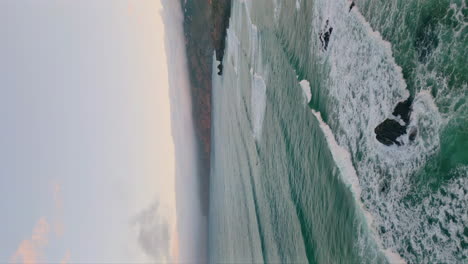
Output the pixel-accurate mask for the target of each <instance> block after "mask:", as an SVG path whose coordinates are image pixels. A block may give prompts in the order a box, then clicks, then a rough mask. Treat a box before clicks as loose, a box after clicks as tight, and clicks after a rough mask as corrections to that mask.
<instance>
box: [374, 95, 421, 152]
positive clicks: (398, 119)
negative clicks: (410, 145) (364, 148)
mask: <svg viewBox="0 0 468 264" xmlns="http://www.w3.org/2000/svg"><path fill="white" fill-rule="evenodd" d="M411 103H412V100H411V98H408V99H407V100H405V101H403V102H399V103H398V104H397V105H396V107H395V109H394V110H393V113H392V115H393V117H392V118H387V119H385V120H384V121H383V122H382V123H380V124H379V125H378V126H377V127H376V128H375V129H374V132H375V135H376V138H377V140H378V141H379V142H380V143H382V144H384V145H386V146H391V145H393V144H396V145H397V146H401V145H402V142H401V141H399V140H398V138H399V137H400V136H402V135H405V134H406V133H407V130H408V125H409V121H410V117H411ZM416 135H417V130H416V129H415V128H413V129H411V131H410V134H409V139H410V140H411V141H413V140H414V139H415V138H416Z"/></svg>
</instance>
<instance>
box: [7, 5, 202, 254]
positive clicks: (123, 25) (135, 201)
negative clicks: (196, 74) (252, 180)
mask: <svg viewBox="0 0 468 264" xmlns="http://www.w3.org/2000/svg"><path fill="white" fill-rule="evenodd" d="M162 1H163V4H164V5H165V6H166V8H172V9H173V10H174V9H175V8H178V7H177V6H174V4H172V3H171V1H166V0H162ZM173 2H178V1H173ZM168 6H169V7H168ZM173 12H174V11H173ZM172 16H173V13H171V14H167V13H166V15H165V20H163V18H164V12H163V11H162V3H161V2H160V0H97V1H96V0H80V1H76V0H41V1H37V0H4V1H0V35H1V36H2V38H1V40H2V41H0V128H1V129H0V193H2V198H3V199H0V213H1V214H2V216H3V217H2V225H0V236H1V239H0V262H2V263H5V262H13V263H41V262H42V263H44V262H54V263H75V262H114V263H117V262H154V261H162V262H164V261H167V262H169V261H177V260H180V259H179V254H181V255H184V254H185V255H184V256H185V257H184V258H185V259H187V258H190V257H193V254H195V253H193V252H195V251H196V248H193V245H194V244H196V232H195V231H194V229H196V228H197V227H196V225H193V224H190V223H189V222H192V221H191V220H190V218H191V217H192V216H193V215H192V211H193V214H197V213H196V211H197V209H196V208H192V207H191V204H190V203H189V202H187V203H185V204H184V203H183V201H189V200H190V199H191V196H190V195H191V194H190V193H191V192H192V191H193V190H192V187H190V186H192V185H184V184H183V181H185V180H187V182H188V183H191V182H190V181H193V177H192V178H191V174H190V172H191V171H192V170H193V168H194V166H196V165H194V164H193V161H192V160H191V159H192V158H193V157H190V155H191V154H190V153H194V152H193V147H192V145H193V135H192V134H190V133H191V132H186V133H185V134H184V133H182V132H181V131H174V130H177V129H183V128H185V129H186V130H187V131H188V130H193V128H192V127H191V126H190V125H189V124H191V123H190V122H191V120H190V115H189V112H190V107H189V106H190V102H189V101H190V100H189V97H188V94H187V91H188V89H187V87H188V81H187V80H186V77H183V76H186V72H185V71H184V69H181V68H180V67H181V66H180V65H183V60H184V59H185V58H184V55H183V44H182V43H183V42H182V41H181V40H183V39H182V38H181V36H182V32H181V20H180V19H181V17H180V14H178V15H177V16H176V18H173V17H172ZM171 19H172V20H171ZM174 19H175V20H174ZM164 21H166V23H165V24H164ZM169 22H171V23H169ZM167 30H169V31H170V32H169V33H170V34H166V33H168V32H166V31H167ZM171 30H174V31H173V32H172V31H171ZM167 36H172V39H174V38H175V39H178V41H180V43H179V44H180V45H176V47H175V48H174V49H173V50H172V51H171V52H170V53H171V54H179V57H178V59H177V60H176V62H172V61H173V60H172V59H170V60H167V58H168V57H167V56H166V52H167V51H168V50H171V46H172V45H171V43H170V42H169V41H168V39H167ZM168 62H170V63H172V66H170V67H169V68H171V69H179V70H178V71H183V72H175V73H172V75H171V74H169V73H170V72H169V71H168ZM176 63H179V64H176ZM169 65H170V64H169ZM180 74H183V76H182V77H180ZM170 83H172V85H170ZM182 88H184V89H185V90H181V89H182ZM171 89H173V90H172V91H171ZM177 89H178V90H177ZM181 94H183V96H182V97H180V98H179V97H178V96H180V95H181ZM170 98H172V103H171V99H170ZM174 102H179V103H180V102H183V103H186V105H185V107H183V108H182V109H178V108H176V107H175V106H174ZM174 120H178V122H179V123H177V122H173V121H174ZM187 133H188V134H187ZM174 138H176V141H177V139H180V140H182V141H183V140H185V141H187V142H180V141H177V142H176V143H174ZM183 143H186V144H188V148H187V149H188V150H187V149H186V150H182V149H181V147H180V146H182V144H183ZM176 146H179V150H177V151H176ZM177 153H178V154H177ZM182 153H189V154H184V155H185V156H186V157H185V159H182V160H183V161H182V162H181V163H179V160H181V158H178V160H177V162H176V156H179V157H180V156H181V155H182ZM187 155H188V156H187ZM182 156H183V155H182ZM184 162H185V163H184ZM180 164H182V165H183V164H190V166H188V165H187V166H186V167H183V168H182V167H180V166H179V165H180ZM192 172H193V171H192ZM184 173H185V174H184ZM176 174H177V175H178V176H180V175H186V176H185V177H186V178H180V177H179V178H178V181H179V184H178V186H179V187H176ZM180 186H183V188H185V189H184V193H185V194H184V195H182V196H181V194H180V192H179V194H178V195H177V192H176V189H177V188H182V187H180ZM189 189H190V190H189ZM193 189H196V188H195V187H193ZM187 193H189V194H187ZM193 196H194V197H195V195H193ZM176 197H178V198H177V199H176ZM181 197H182V198H181ZM181 201H182V202H181ZM177 208H189V209H190V210H186V211H185V212H184V213H182V215H183V216H184V217H185V218H186V220H184V221H185V222H184V223H183V224H178V223H179V222H180V219H179V220H178V215H179V216H180V214H181V212H180V210H178V209H177ZM178 211H179V212H178ZM180 226H184V227H180ZM193 232H195V233H193ZM180 233H182V234H180ZM180 237H183V238H184V243H183V245H181V247H180V248H179V238H180ZM190 247H192V249H191V252H192V253H183V252H181V251H182V250H184V251H186V252H188V251H190V250H189V249H188V248H190ZM190 254H192V255H190Z"/></svg>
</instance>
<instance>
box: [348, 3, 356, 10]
mask: <svg viewBox="0 0 468 264" xmlns="http://www.w3.org/2000/svg"><path fill="white" fill-rule="evenodd" d="M355 5H356V4H355V3H354V1H352V2H351V5H350V6H349V12H351V9H353V7H354V6H355Z"/></svg>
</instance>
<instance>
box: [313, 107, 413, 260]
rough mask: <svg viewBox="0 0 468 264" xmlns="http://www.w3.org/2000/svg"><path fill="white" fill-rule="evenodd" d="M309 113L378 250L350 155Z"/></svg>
mask: <svg viewBox="0 0 468 264" xmlns="http://www.w3.org/2000/svg"><path fill="white" fill-rule="evenodd" d="M311 111H312V113H313V114H314V115H315V117H316V118H317V121H318V122H319V125H320V129H321V130H322V132H323V134H324V135H325V139H326V140H327V144H328V147H329V149H330V152H331V154H332V157H333V160H334V162H335V164H336V166H337V167H338V169H339V170H340V175H341V177H342V180H343V182H344V183H345V184H346V185H348V186H349V188H350V190H351V192H352V194H353V197H354V200H355V203H356V204H357V205H358V207H359V209H360V210H361V212H363V215H364V217H365V219H366V223H367V225H368V227H369V228H370V229H371V233H372V235H373V237H374V240H375V242H376V243H377V245H378V246H379V247H380V248H383V245H382V241H381V239H380V237H379V236H378V233H377V231H376V230H375V226H374V224H373V223H374V217H373V216H372V214H370V213H369V212H368V211H367V210H366V209H365V206H364V204H363V203H362V202H361V186H360V184H359V178H358V175H357V173H356V170H355V169H354V166H353V163H352V160H351V154H350V153H349V151H348V150H347V149H346V148H344V147H342V146H340V145H339V144H338V142H337V141H336V139H335V135H334V134H333V132H332V130H331V129H330V127H329V126H328V125H327V124H326V123H325V122H324V121H323V119H322V116H321V114H320V112H317V111H314V110H311ZM382 251H383V252H384V253H385V255H386V257H387V259H388V260H389V261H390V262H391V263H406V262H405V260H404V259H402V258H401V256H400V255H398V254H397V253H395V252H393V251H392V250H391V249H388V248H387V249H383V250H382Z"/></svg>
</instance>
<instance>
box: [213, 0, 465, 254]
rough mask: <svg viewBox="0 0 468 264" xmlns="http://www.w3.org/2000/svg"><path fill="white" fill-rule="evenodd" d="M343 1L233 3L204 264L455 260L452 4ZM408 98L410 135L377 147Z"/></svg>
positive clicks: (458, 92)
mask: <svg viewBox="0 0 468 264" xmlns="http://www.w3.org/2000/svg"><path fill="white" fill-rule="evenodd" d="M355 2H356V6H355V7H353V9H351V10H350V4H351V2H350V1H347V0H334V1H328V0H315V1H311V0H296V1H280V0H251V1H248V0H234V1H233V7H232V16H231V19H230V25H229V29H228V34H227V41H226V43H227V46H226V55H225V57H224V60H223V62H222V63H223V65H224V70H223V75H222V76H218V75H216V74H215V75H213V104H212V105H213V131H212V135H213V138H212V140H213V148H212V171H211V182H212V184H211V198H210V199H211V208H210V246H209V251H210V262H212V263H219V262H229V263H233V262H235V263H238V262H255V263H259V262H268V263H388V262H390V263H404V262H407V263H427V262H431V263H432V262H440V263H459V262H464V261H465V262H466V261H467V257H468V227H467V226H468V106H467V99H468V87H467V78H468V66H467V65H468V62H467V56H465V51H466V49H467V47H468V34H467V33H468V28H467V27H466V25H467V23H468V18H467V13H468V9H467V6H466V2H464V1H457V0H452V1H439V0H437V1H436V0H427V1H413V0H409V1H408V0H395V1H380V0H360V1H355ZM327 21H328V22H327ZM327 27H333V32H332V34H331V37H330V42H329V43H328V47H327V48H326V49H324V47H323V44H322V42H321V41H320V38H319V35H320V33H322V32H323V31H324V29H326V28H327ZM214 65H215V66H216V63H215V64H214ZM213 72H215V73H216V71H215V70H214V71H213ZM408 97H411V98H412V99H413V104H412V114H411V118H410V121H409V124H408V129H414V130H416V131H417V135H416V138H415V139H414V140H410V139H409V137H408V135H402V136H401V137H400V138H399V140H400V142H402V143H403V144H402V145H401V146H396V145H393V146H385V145H383V144H381V143H380V142H378V141H377V140H376V137H375V133H374V129H375V127H376V126H378V125H379V124H380V123H381V122H383V121H384V120H385V119H386V118H393V119H396V120H398V117H394V116H392V112H393V109H394V107H395V106H396V104H397V103H398V102H401V101H404V100H406V99H407V98H408Z"/></svg>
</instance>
